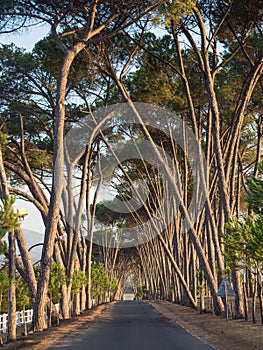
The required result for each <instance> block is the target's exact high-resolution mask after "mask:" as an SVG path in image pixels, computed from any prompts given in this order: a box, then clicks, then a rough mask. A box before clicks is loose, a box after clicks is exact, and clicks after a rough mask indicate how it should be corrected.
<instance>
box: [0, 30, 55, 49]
mask: <svg viewBox="0 0 263 350" xmlns="http://www.w3.org/2000/svg"><path fill="white" fill-rule="evenodd" d="M48 32H49V28H48V27H47V26H46V25H45V26H44V25H38V26H36V27H32V28H28V29H27V30H24V31H23V32H21V31H20V32H18V33H12V34H0V44H11V43H14V44H15V45H16V46H18V47H23V48H25V49H26V51H32V49H33V47H34V45H35V43H36V42H38V41H39V40H41V39H42V38H43V37H44V36H46V35H47V34H48Z"/></svg>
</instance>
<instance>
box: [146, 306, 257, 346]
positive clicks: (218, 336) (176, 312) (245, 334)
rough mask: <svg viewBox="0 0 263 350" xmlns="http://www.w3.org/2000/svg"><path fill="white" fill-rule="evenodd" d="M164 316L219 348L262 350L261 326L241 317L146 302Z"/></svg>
mask: <svg viewBox="0 0 263 350" xmlns="http://www.w3.org/2000/svg"><path fill="white" fill-rule="evenodd" d="M149 303H150V304H151V305H152V306H153V307H154V308H155V309H156V310H157V311H159V312H160V313H161V314H162V315H163V317H165V318H167V319H168V320H169V321H170V322H171V323H176V324H178V325H180V326H181V327H183V328H184V329H186V330H187V331H188V332H189V333H191V334H192V335H193V336H195V337H197V338H199V339H200V340H202V341H203V342H205V343H207V344H209V345H211V346H213V347H215V348H216V349H219V350H247V349H253V350H260V349H263V327H262V326H261V325H259V324H258V325H253V324H251V323H249V322H245V321H244V320H228V321H226V319H225V318H223V317H218V316H215V315H212V314H200V313H199V312H198V311H197V310H194V309H192V308H189V307H185V306H181V305H177V304H175V303H171V302H167V301H150V302H149Z"/></svg>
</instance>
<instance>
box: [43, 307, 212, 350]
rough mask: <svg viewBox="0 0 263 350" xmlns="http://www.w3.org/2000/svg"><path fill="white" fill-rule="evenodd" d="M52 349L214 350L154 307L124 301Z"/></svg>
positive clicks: (57, 343) (51, 348)
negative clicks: (174, 323) (172, 322)
mask: <svg viewBox="0 0 263 350" xmlns="http://www.w3.org/2000/svg"><path fill="white" fill-rule="evenodd" d="M48 349H49V350H57V349H60V350H69V349H70V350H212V349H214V348H212V347H210V346H209V345H207V344H204V343H202V342H201V341H200V340H198V339H196V338H194V337H193V336H191V335H190V334H189V333H187V332H186V331H185V330H184V329H182V328H181V327H179V326H177V325H172V324H171V323H169V321H167V320H166V319H165V318H163V317H162V315H160V313H159V312H158V311H156V310H155V309H154V308H153V307H152V306H151V305H149V304H147V303H144V302H140V301H122V302H117V303H115V304H114V305H111V306H110V307H109V308H106V311H105V312H104V314H103V315H101V316H99V317H98V318H96V319H95V320H93V321H92V322H90V323H89V324H88V326H87V327H85V328H80V329H78V331H77V332H74V334H71V335H67V336H66V337H64V338H63V340H60V341H59V342H54V345H53V346H52V347H49V348H48Z"/></svg>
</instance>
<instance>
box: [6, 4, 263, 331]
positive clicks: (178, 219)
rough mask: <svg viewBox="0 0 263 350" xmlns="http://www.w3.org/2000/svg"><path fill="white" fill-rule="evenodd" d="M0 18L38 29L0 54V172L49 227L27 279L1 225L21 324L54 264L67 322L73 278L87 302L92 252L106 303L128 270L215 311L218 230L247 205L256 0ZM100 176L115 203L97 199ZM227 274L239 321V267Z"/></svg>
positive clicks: (258, 136) (37, 318) (39, 8)
mask: <svg viewBox="0 0 263 350" xmlns="http://www.w3.org/2000/svg"><path fill="white" fill-rule="evenodd" d="M0 10H1V11H0V18H1V31H2V33H4V32H8V31H15V30H18V29H19V30H21V28H22V30H23V28H24V27H25V25H27V24H28V23H30V25H33V24H36V23H38V22H39V21H41V22H44V23H46V24H48V25H49V26H50V29H51V31H50V35H49V36H47V37H46V38H44V39H43V40H41V41H40V42H38V43H36V45H35V47H34V49H33V51H32V52H30V53H29V52H25V51H24V50H23V49H20V48H17V47H15V46H14V45H4V46H3V47H2V48H1V50H0V66H1V72H0V74H1V76H0V101H1V131H2V136H1V149H2V153H3V162H0V170H1V177H3V178H4V177H5V173H6V174H7V177H8V180H9V183H8V185H10V186H9V191H10V192H11V193H12V194H16V195H17V196H20V197H22V198H24V199H26V200H28V201H30V202H32V203H33V204H34V205H35V206H36V207H37V208H38V210H39V212H40V214H41V216H42V218H43V222H44V224H45V227H46V231H45V240H44V246H43V253H42V258H41V263H40V273H39V276H37V277H38V278H36V275H35V271H34V269H33V265H32V263H31V260H30V257H29V254H28V249H27V247H26V244H25V241H24V237H23V234H22V231H21V230H20V229H19V228H18V229H17V228H16V229H15V231H14V232H15V238H16V241H17V244H18V247H19V250H20V255H21V257H19V256H16V257H15V263H16V268H17V270H18V271H19V273H20V275H21V276H22V277H23V278H24V279H25V281H26V282H27V285H28V288H29V293H30V297H31V299H32V300H34V322H33V328H34V330H38V331H39V330H42V329H44V328H45V326H46V325H45V319H44V311H45V309H46V305H47V302H48V300H47V295H48V285H49V280H50V271H51V267H52V261H53V260H54V261H56V263H57V264H58V265H59V266H61V268H63V269H65V271H66V276H67V278H66V280H65V281H64V283H62V286H61V307H62V317H64V318H68V317H69V301H70V298H71V293H72V289H74V271H81V273H82V274H85V275H86V273H87V276H88V281H87V287H86V288H82V290H81V292H80V293H79V294H78V297H77V298H79V303H78V305H80V311H83V310H84V309H86V307H88V308H90V307H91V300H92V297H91V295H92V284H91V278H92V263H91V262H92V260H94V259H95V258H96V257H98V256H99V259H100V260H99V261H100V262H102V263H103V264H104V266H105V271H106V273H107V275H108V276H109V279H110V281H111V282H112V281H113V279H115V281H117V284H116V285H117V287H116V288H117V295H118V296H120V295H121V289H122V287H123V286H124V285H125V281H126V280H127V278H128V277H129V276H133V279H134V281H135V285H136V284H137V286H143V285H145V288H144V289H145V291H147V294H148V295H150V296H151V297H156V296H157V295H158V297H162V298H167V299H172V300H175V301H177V302H178V303H184V304H188V305H191V306H193V307H197V305H198V294H200V293H201V292H202V293H203V291H204V290H207V293H208V294H209V295H210V296H211V298H212V300H213V308H214V311H215V313H217V314H220V313H221V312H222V311H223V310H224V304H223V302H222V300H221V298H219V297H218V296H217V290H218V286H219V284H220V281H221V278H222V277H223V276H224V274H225V273H226V263H227V261H228V260H227V259H225V253H224V251H225V248H224V241H223V239H222V233H223V232H224V230H225V224H226V223H227V222H229V221H230V220H232V221H230V224H229V225H231V222H235V219H232V218H233V216H234V217H236V218H238V219H239V218H240V217H241V216H242V215H243V214H244V213H246V212H247V211H248V212H250V211H251V210H253V209H254V208H253V206H251V205H249V206H248V205H247V204H246V201H245V200H244V198H245V197H246V193H247V192H248V190H249V188H248V187H249V185H247V184H246V181H245V179H246V177H248V176H250V175H254V177H257V176H258V164H259V162H260V160H261V155H262V130H263V129H262V128H263V119H262V103H261V98H260V97H261V94H262V82H261V75H262V70H263V57H262V52H263V50H262V46H263V40H262V39H263V38H262V10H263V8H262V3H261V1H244V2H242V4H241V3H240V2H239V1H238V0H232V1H222V0H220V1H210V0H203V1H201V0H200V1H190V0H189V1H179V0H178V1H149V2H147V1H145V2H143V3H141V2H140V1H132V2H129V4H127V3H126V2H123V1H115V2H114V4H113V3H112V2H109V3H108V2H103V1H97V0H95V1H62V2H58V1H56V2H54V1H51V0H46V1H44V2H42V3H41V4H38V2H37V1H32V0H19V1H17V2H16V4H13V3H12V2H11V3H10V2H9V1H2V3H1V5H0ZM158 26H161V27H162V29H163V31H165V35H163V36H161V37H158V36H156V34H154V32H153V30H152V28H153V27H155V28H156V27H158ZM135 101H136V102H137V103H135ZM122 102H126V105H121V106H120V105H119V104H120V103H122ZM138 102H141V103H147V104H138ZM114 104H115V106H114ZM116 104H117V107H116ZM149 104H150V106H149ZM105 106H106V107H109V106H111V107H110V108H109V109H106V110H105V109H104V110H100V111H98V112H97V111H96V110H97V109H98V108H99V107H105ZM157 106H160V107H161V108H162V109H160V108H157ZM69 130H70V131H69ZM68 131H69V133H67V132H68ZM5 135H7V138H6V136H5ZM66 135H67V136H66ZM87 135H88V136H87ZM64 141H65V143H64ZM65 145H66V152H64V150H65V148H64V146H65ZM111 164H115V166H112V165H111ZM65 179H66V181H65ZM6 183H7V182H6ZM65 183H66V185H65V186H64V184H65ZM105 183H107V184H108V185H109V184H110V191H112V193H113V195H111V196H110V199H107V201H104V202H102V203H101V202H100V195H101V194H102V197H103V193H104V189H105ZM6 187H7V186H6ZM2 192H3V191H2ZM76 192H77V195H76ZM3 193H4V192H3ZM4 197H5V196H4ZM107 197H109V196H108V195H107ZM113 197H114V198H113ZM61 198H62V199H63V205H62V204H61ZM120 208H121V209H120ZM156 218H157V219H156ZM257 222H258V223H260V221H257ZM227 232H229V229H228V231H227ZM87 237H88V241H87V239H86V238H87ZM229 237H230V236H229ZM229 240H230V238H229ZM225 241H227V239H226V240H225ZM95 243H99V244H95ZM141 243H143V244H141ZM140 244H141V245H140ZM134 245H135V246H137V248H136V249H135V248H129V247H131V246H134ZM100 246H101V247H100ZM123 247H125V249H121V248H123ZM95 252H96V254H95ZM259 254H261V253H259ZM7 256H9V258H10V257H11V256H10V254H9V255H8V253H7ZM230 268H231V279H232V282H233V286H234V290H235V293H236V298H235V314H236V316H237V317H243V316H245V313H246V305H245V299H244V292H243V285H242V272H243V271H242V270H240V269H237V268H236V266H230ZM260 273H262V266H261V268H260ZM260 273H259V274H260ZM251 276H253V274H252V275H251ZM249 279H250V277H249ZM253 290H255V288H254V289H253ZM139 294H140V293H139ZM144 294H145V293H144ZM254 294H255V293H254ZM259 294H260V293H258V295H259ZM48 304H49V303H48Z"/></svg>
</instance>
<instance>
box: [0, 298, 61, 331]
mask: <svg viewBox="0 0 263 350" xmlns="http://www.w3.org/2000/svg"><path fill="white" fill-rule="evenodd" d="M55 307H56V309H57V311H58V312H59V304H55ZM32 318H33V309H30V310H25V311H24V310H22V311H17V312H16V325H17V327H21V326H22V325H24V324H25V323H31V322H32ZM7 326H8V314H0V332H1V333H6V331H7Z"/></svg>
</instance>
